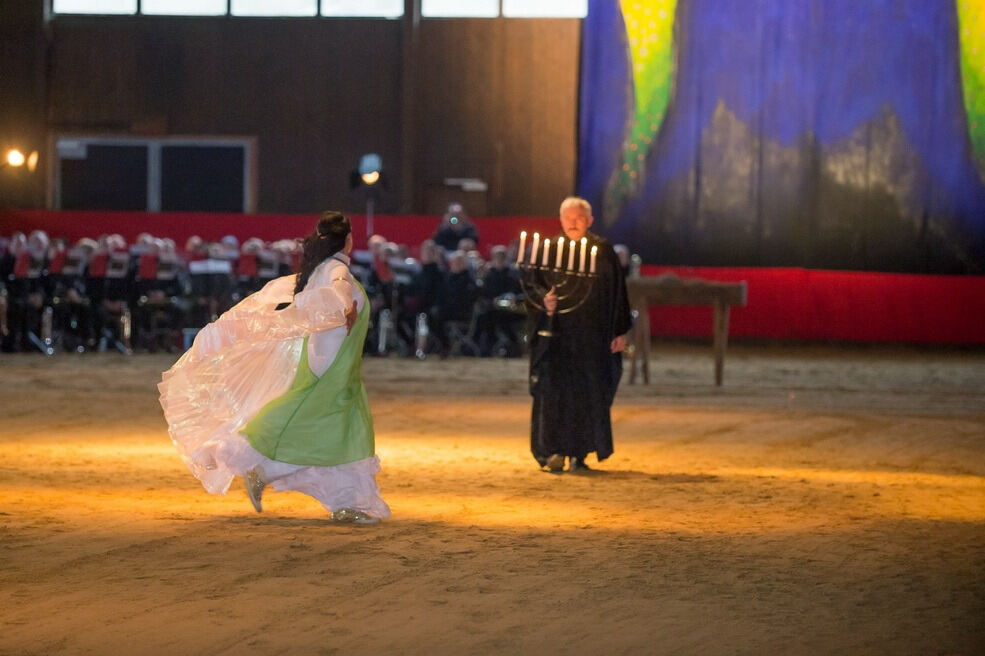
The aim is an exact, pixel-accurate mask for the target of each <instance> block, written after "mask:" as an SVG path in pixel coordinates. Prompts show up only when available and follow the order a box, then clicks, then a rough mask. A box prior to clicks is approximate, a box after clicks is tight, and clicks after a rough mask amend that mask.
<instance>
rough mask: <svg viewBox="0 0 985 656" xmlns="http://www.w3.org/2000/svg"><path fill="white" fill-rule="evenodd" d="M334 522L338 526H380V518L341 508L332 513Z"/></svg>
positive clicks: (360, 511)
mask: <svg viewBox="0 0 985 656" xmlns="http://www.w3.org/2000/svg"><path fill="white" fill-rule="evenodd" d="M332 521H333V522H335V523H336V524H361V525H364V526H365V525H369V524H379V523H380V518H379V517H373V516H372V515H370V514H369V513H365V512H363V511H362V510H356V509H355V508H339V509H338V510H336V511H335V512H333V513H332Z"/></svg>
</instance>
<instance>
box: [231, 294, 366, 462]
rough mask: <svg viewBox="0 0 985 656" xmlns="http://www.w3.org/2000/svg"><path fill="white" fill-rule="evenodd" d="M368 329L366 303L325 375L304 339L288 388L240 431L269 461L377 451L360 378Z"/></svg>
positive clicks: (355, 456)
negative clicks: (319, 372) (314, 363)
mask: <svg viewBox="0 0 985 656" xmlns="http://www.w3.org/2000/svg"><path fill="white" fill-rule="evenodd" d="M357 284H358V283H357ZM360 288H361V287H360ZM364 297H365V293H364ZM368 328H369V303H368V302H367V303H365V304H364V305H363V308H362V311H361V312H359V315H358V318H357V319H356V323H355V324H354V325H353V327H352V330H351V331H350V333H349V334H348V335H347V336H346V338H345V339H344V340H343V341H342V346H341V348H340V349H339V352H338V354H337V355H336V356H335V360H334V361H333V362H332V364H331V365H329V367H328V369H327V370H326V371H325V373H324V374H322V376H321V378H319V377H317V376H315V374H314V373H313V372H312V371H311V368H310V366H309V365H308V337H305V338H304V344H303V346H302V349H301V361H300V363H299V364H298V371H297V374H296V375H295V377H294V381H293V383H292V384H291V387H290V389H288V391H287V392H285V393H284V394H283V395H281V396H279V397H277V398H276V399H273V400H272V401H270V402H269V403H267V404H266V405H265V406H263V407H262V408H261V409H260V411H259V412H258V413H257V414H256V416H255V417H253V419H251V420H250V422H249V423H248V424H247V425H246V427H245V428H243V429H242V431H241V432H242V433H243V434H244V435H245V436H246V438H247V439H248V440H249V442H250V444H251V445H253V448H254V449H256V450H257V451H259V452H260V453H262V454H263V455H265V456H266V457H268V458H270V459H271V460H277V461H280V462H286V463H290V464H293V465H319V466H327V465H342V464H345V463H347V462H355V461H356V460H362V459H364V458H369V457H371V456H372V455H373V454H374V453H375V450H376V445H375V440H374V435H373V417H372V415H371V414H370V412H369V399H368V398H367V396H366V388H365V387H364V386H363V381H362V352H363V343H364V342H365V340H366V331H367V329H368Z"/></svg>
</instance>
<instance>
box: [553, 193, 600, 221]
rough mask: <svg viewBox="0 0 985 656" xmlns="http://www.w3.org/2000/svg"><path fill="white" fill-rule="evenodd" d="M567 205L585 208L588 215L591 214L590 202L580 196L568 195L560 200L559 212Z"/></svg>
mask: <svg viewBox="0 0 985 656" xmlns="http://www.w3.org/2000/svg"><path fill="white" fill-rule="evenodd" d="M569 207H577V208H580V209H583V210H585V211H586V212H587V213H588V216H591V215H592V204H591V203H589V202H588V201H587V200H585V199H584V198H582V197H580V196H568V197H567V198H565V199H564V200H563V201H561V209H560V210H559V212H563V211H564V210H566V209H568V208H569Z"/></svg>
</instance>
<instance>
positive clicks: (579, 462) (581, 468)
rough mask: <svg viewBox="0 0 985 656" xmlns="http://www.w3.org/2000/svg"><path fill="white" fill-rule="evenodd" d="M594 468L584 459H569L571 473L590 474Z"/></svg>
mask: <svg viewBox="0 0 985 656" xmlns="http://www.w3.org/2000/svg"><path fill="white" fill-rule="evenodd" d="M591 470H592V468H591V467H589V466H588V464H587V463H586V462H585V459H584V458H568V471H569V472H588V471H591Z"/></svg>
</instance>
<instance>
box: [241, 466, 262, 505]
mask: <svg viewBox="0 0 985 656" xmlns="http://www.w3.org/2000/svg"><path fill="white" fill-rule="evenodd" d="M243 484H244V485H245V486H246V496H248V497H249V498H250V503H252V504H253V509H254V510H256V511H257V512H263V507H262V506H261V505H260V499H262V498H263V488H265V487H267V484H266V483H264V482H263V479H262V478H260V472H258V471H257V470H256V469H251V470H250V471H248V472H246V474H244V475H243Z"/></svg>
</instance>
